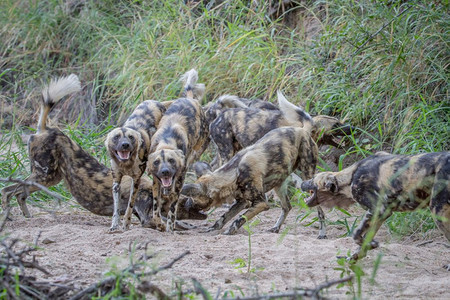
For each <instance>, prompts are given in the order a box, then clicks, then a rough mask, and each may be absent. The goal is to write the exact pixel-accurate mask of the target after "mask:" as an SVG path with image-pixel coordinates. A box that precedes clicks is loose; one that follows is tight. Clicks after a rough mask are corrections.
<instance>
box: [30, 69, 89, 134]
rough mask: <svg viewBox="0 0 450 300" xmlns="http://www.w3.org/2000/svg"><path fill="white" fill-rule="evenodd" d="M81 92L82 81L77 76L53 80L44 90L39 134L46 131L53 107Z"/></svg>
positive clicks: (72, 75) (71, 75)
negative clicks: (62, 99)
mask: <svg viewBox="0 0 450 300" xmlns="http://www.w3.org/2000/svg"><path fill="white" fill-rule="evenodd" d="M80 90H81V84H80V80H79V79H78V76H77V75H75V74H70V75H69V76H67V77H61V78H58V79H52V80H51V81H50V84H49V85H47V86H45V87H44V88H43V89H42V97H43V101H42V105H41V114H40V116H39V123H38V133H39V132H41V131H44V130H45V126H46V122H47V116H48V113H49V112H50V109H51V108H52V107H53V105H55V104H56V103H57V102H58V101H59V100H61V98H63V97H64V96H67V95H69V94H72V93H75V92H78V91H80Z"/></svg>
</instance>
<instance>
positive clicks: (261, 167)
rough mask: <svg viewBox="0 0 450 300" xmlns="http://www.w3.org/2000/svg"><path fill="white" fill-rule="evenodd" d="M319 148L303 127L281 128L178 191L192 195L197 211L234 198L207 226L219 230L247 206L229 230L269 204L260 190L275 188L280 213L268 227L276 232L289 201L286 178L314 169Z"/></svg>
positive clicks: (306, 175)
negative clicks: (292, 174) (227, 207)
mask: <svg viewBox="0 0 450 300" xmlns="http://www.w3.org/2000/svg"><path fill="white" fill-rule="evenodd" d="M317 156H318V148H317V145H316V143H315V142H314V141H313V139H312V138H311V136H310V135H309V132H308V130H307V129H304V128H301V127H280V128H277V129H274V130H272V131H270V132H269V133H267V134H266V135H265V136H264V137H262V138H261V139H260V140H259V141H258V142H256V143H255V144H254V145H252V146H249V147H247V148H244V149H243V150H241V151H239V152H238V153H237V154H236V155H235V156H234V157H233V158H232V159H231V160H229V161H228V162H227V163H226V164H224V165H223V166H222V167H220V168H219V169H217V170H215V171H214V172H206V174H204V175H203V176H201V177H200V178H198V179H197V181H196V183H193V184H186V185H185V186H184V187H183V190H182V194H184V195H186V196H190V197H192V198H193V202H194V203H193V207H194V208H195V209H196V210H207V209H209V208H211V207H217V206H220V205H222V204H224V203H227V202H230V201H232V200H233V199H235V200H236V201H235V203H234V204H233V205H232V206H231V208H230V209H229V210H228V211H227V212H226V213H225V214H224V215H223V216H222V217H221V218H220V219H219V220H218V221H217V222H216V223H215V224H214V225H213V226H212V227H211V228H210V230H219V229H221V228H222V227H223V226H224V225H225V224H226V223H227V222H228V221H230V220H231V219H232V218H233V217H234V216H236V215H237V214H238V213H239V212H240V211H241V210H242V209H244V208H245V207H247V205H250V208H249V209H248V210H247V211H246V212H245V213H244V214H243V216H241V217H240V218H238V219H237V220H235V221H234V222H233V224H232V225H231V226H230V227H229V228H228V230H227V231H226V232H225V234H233V233H235V232H236V230H238V229H239V228H240V227H241V226H242V225H243V224H244V223H245V221H246V220H250V219H251V218H253V217H254V216H255V215H257V214H258V213H260V212H261V211H264V210H267V209H269V205H268V203H267V201H266V197H265V193H266V192H268V191H270V190H271V189H274V190H275V192H276V193H277V195H278V197H279V198H280V201H281V207H282V213H281V215H280V217H279V218H278V220H277V222H276V224H275V226H274V227H273V228H272V229H271V231H272V232H278V231H279V230H280V227H281V225H282V224H283V223H284V220H285V219H286V216H287V214H288V213H289V211H290V209H291V204H290V202H289V199H288V197H287V182H286V181H287V180H286V179H287V178H288V176H289V175H290V174H291V173H292V172H293V171H294V170H296V169H298V170H300V171H301V177H302V178H303V179H306V178H309V176H312V175H313V174H314V171H315V168H316V164H317Z"/></svg>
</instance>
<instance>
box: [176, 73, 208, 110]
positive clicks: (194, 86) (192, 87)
mask: <svg viewBox="0 0 450 300" xmlns="http://www.w3.org/2000/svg"><path fill="white" fill-rule="evenodd" d="M197 80H198V72H197V71H196V70H195V69H191V70H190V71H188V72H186V73H185V74H183V76H181V81H183V83H184V92H185V94H186V95H185V96H186V97H187V98H191V99H197V100H198V101H199V102H200V101H202V99H203V96H204V95H205V85H204V84H203V83H197Z"/></svg>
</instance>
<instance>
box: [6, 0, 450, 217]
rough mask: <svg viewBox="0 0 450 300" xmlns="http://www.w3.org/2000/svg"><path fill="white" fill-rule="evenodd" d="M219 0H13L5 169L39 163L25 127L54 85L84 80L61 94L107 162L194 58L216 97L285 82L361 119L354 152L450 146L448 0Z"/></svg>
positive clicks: (23, 172) (173, 92)
mask: <svg viewBox="0 0 450 300" xmlns="http://www.w3.org/2000/svg"><path fill="white" fill-rule="evenodd" d="M204 2H205V3H207V2H208V1H204ZM216 2H217V3H219V4H218V5H216V6H213V7H208V8H207V7H205V5H203V4H201V3H200V4H197V5H196V6H192V5H191V6H187V5H185V4H184V1H175V0H162V1H125V0H122V1H120V0H115V1H114V0H106V1H95V0H84V1H83V0H71V1H62V0H43V1H31V0H21V1H16V0H3V1H1V2H0V32H1V35H0V67H1V69H0V89H1V95H0V112H1V115H0V126H1V130H2V131H1V133H2V134H1V136H0V153H1V154H0V176H1V177H7V176H13V177H20V178H24V177H25V176H27V174H28V172H29V169H28V168H27V163H28V161H27V155H26V145H25V143H24V141H22V139H21V138H20V136H21V134H22V133H24V132H25V133H30V132H32V131H33V130H34V129H33V128H34V127H35V125H36V120H37V110H38V100H39V96H40V89H41V88H42V86H43V84H45V83H47V82H48V81H49V80H50V79H51V78H53V77H57V76H61V75H68V74H70V73H75V74H77V75H78V76H79V77H80V80H81V82H82V85H83V86H84V89H83V93H82V94H81V95H80V97H79V98H77V99H75V101H74V102H73V103H72V104H71V105H61V107H62V108H60V109H61V110H62V111H63V112H62V115H63V118H61V120H65V121H67V126H66V127H64V128H65V129H64V130H65V132H67V134H69V136H71V137H72V138H74V139H75V140H76V141H77V142H79V143H80V144H81V145H82V146H83V147H84V148H85V149H87V150H88V151H90V152H91V153H92V154H94V155H95V156H97V157H98V158H99V159H100V161H102V162H104V163H106V162H107V158H106V155H105V151H104V149H103V146H102V139H103V137H104V136H105V133H106V132H107V131H108V130H109V129H110V128H111V126H114V125H117V123H119V122H120V121H121V120H123V119H124V117H126V116H127V114H128V113H129V112H131V111H132V109H133V108H134V107H135V106H136V104H137V103H139V102H141V101H142V100H144V99H157V100H162V101H163V100H170V99H174V98H176V97H177V96H178V95H179V92H180V83H179V77H180V75H181V74H183V73H184V72H186V71H187V70H189V69H191V68H196V69H197V70H198V71H199V76H200V82H203V83H205V84H206V87H207V95H206V100H207V101H213V100H215V99H216V98H217V97H218V96H220V95H223V94H234V95H238V96H241V97H248V98H253V97H259V98H263V99H265V100H269V101H273V100H274V95H275V94H276V91H277V90H282V91H283V92H284V93H285V95H286V96H287V98H288V99H289V100H290V101H291V102H293V103H296V104H300V105H303V106H304V107H305V108H306V109H307V111H309V112H310V113H312V114H328V115H332V116H336V117H339V118H341V119H345V120H346V122H348V123H351V124H352V125H354V126H357V127H358V130H356V132H355V136H353V137H351V142H352V145H351V147H350V148H349V149H348V150H347V152H346V153H345V154H344V155H343V156H342V157H341V161H344V160H345V158H346V157H347V156H348V155H350V154H356V155H358V156H359V157H363V156H365V155H368V154H370V153H372V152H374V151H378V150H386V151H389V152H393V153H399V154H415V153H419V152H430V151H448V150H449V149H450V123H449V120H450V103H449V76H448V74H449V72H448V69H449V63H450V50H449V43H450V17H449V6H448V1H408V2H406V3H404V1H368V0H362V1H352V0H330V1H298V2H296V3H295V5H292V6H286V7H284V9H280V10H279V11H278V13H271V12H273V10H271V8H270V7H268V5H269V3H271V4H273V5H275V3H277V2H278V1H216ZM256 3H259V5H256ZM0 187H1V186H0ZM56 189H57V190H58V191H59V192H61V193H63V194H64V193H65V195H66V196H67V197H70V195H68V194H67V192H65V190H64V189H63V188H61V187H57V188H56ZM37 195H38V196H33V197H32V199H34V200H35V201H42V200H45V195H40V194H37ZM425 215H426V216H425V218H429V215H428V214H425ZM396 216H397V218H398V215H396ZM419 219H420V220H423V217H422V215H420V218H419ZM403 220H404V217H400V220H398V221H397V222H399V223H404V222H403ZM420 222H422V221H420ZM426 223H427V224H428V225H430V224H432V222H431V219H430V222H426ZM430 226H432V225H430Z"/></svg>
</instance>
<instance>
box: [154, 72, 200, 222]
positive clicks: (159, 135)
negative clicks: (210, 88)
mask: <svg viewBox="0 0 450 300" xmlns="http://www.w3.org/2000/svg"><path fill="white" fill-rule="evenodd" d="M182 80H183V81H184V82H185V85H184V89H185V94H186V95H185V98H179V99H177V100H175V101H174V102H173V104H172V105H171V106H170V107H169V108H168V109H167V111H166V113H165V114H164V116H163V117H162V119H161V122H160V124H159V127H158V130H157V131H156V133H155V134H154V135H153V138H152V141H151V147H150V153H151V154H150V156H149V159H148V172H149V173H150V174H152V176H153V181H154V183H153V194H154V195H155V196H156V199H157V201H155V202H154V203H155V206H154V209H153V217H154V218H155V220H157V219H158V218H159V223H160V225H161V228H162V229H163V228H164V226H165V225H164V224H163V223H162V220H161V217H165V216H164V215H165V214H167V224H166V225H167V227H166V230H167V231H173V226H174V223H175V219H176V218H175V216H176V215H177V214H178V213H177V211H178V206H179V201H178V199H179V196H180V191H181V188H182V186H183V183H184V178H185V175H186V168H187V167H188V166H189V165H190V164H191V163H192V162H193V160H194V159H196V158H198V157H199V156H200V155H201V154H202V153H203V151H204V150H205V147H206V146H207V144H208V141H209V131H208V124H207V122H206V117H205V114H204V112H203V110H202V107H201V103H200V102H201V99H202V98H203V94H204V91H205V87H204V85H203V84H197V80H198V73H197V71H196V70H194V69H192V70H190V71H188V72H187V73H186V74H184V75H183V77H182Z"/></svg>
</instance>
